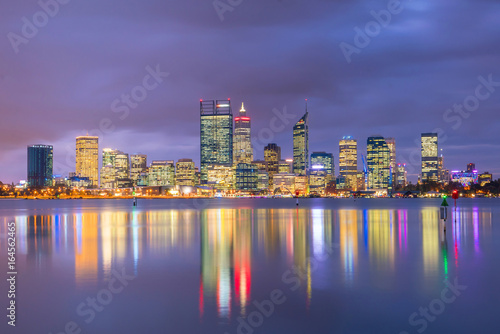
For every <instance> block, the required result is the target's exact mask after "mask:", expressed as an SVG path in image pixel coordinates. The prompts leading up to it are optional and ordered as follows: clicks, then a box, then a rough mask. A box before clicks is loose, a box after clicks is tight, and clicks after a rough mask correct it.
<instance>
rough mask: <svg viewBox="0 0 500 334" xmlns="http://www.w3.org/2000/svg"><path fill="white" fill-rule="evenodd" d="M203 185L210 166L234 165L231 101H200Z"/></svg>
mask: <svg viewBox="0 0 500 334" xmlns="http://www.w3.org/2000/svg"><path fill="white" fill-rule="evenodd" d="M200 155H201V159H200V161H201V166H200V168H201V183H202V184H206V183H207V182H208V173H207V168H208V165H211V164H223V165H228V166H232V165H233V114H232V111H231V101H230V100H217V101H214V100H210V101H203V100H201V101H200Z"/></svg>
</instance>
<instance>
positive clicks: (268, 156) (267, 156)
mask: <svg viewBox="0 0 500 334" xmlns="http://www.w3.org/2000/svg"><path fill="white" fill-rule="evenodd" d="M264 160H265V161H266V162H267V173H268V174H269V185H272V184H273V175H274V174H276V173H278V166H279V161H280V160H281V147H279V146H278V145H276V144H274V143H270V144H267V146H266V147H264Z"/></svg>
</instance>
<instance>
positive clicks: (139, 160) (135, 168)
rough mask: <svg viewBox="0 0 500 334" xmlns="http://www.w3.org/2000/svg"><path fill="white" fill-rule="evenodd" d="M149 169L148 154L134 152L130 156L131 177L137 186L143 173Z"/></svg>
mask: <svg viewBox="0 0 500 334" xmlns="http://www.w3.org/2000/svg"><path fill="white" fill-rule="evenodd" d="M147 171H148V156H147V155H146V154H133V155H131V156H130V179H132V184H133V186H134V187H135V186H137V184H138V182H139V179H140V177H141V174H143V173H146V172H147Z"/></svg>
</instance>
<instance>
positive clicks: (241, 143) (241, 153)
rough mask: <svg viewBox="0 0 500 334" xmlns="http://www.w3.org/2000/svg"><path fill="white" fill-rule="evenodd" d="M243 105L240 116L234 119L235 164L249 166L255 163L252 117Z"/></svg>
mask: <svg viewBox="0 0 500 334" xmlns="http://www.w3.org/2000/svg"><path fill="white" fill-rule="evenodd" d="M246 113H247V112H246V110H245V106H244V105H243V103H241V109H240V114H239V115H238V117H235V118H234V143H233V164H234V165H237V164H239V163H246V164H249V163H251V162H252V161H253V147H252V138H251V137H250V117H248V116H247V114H246Z"/></svg>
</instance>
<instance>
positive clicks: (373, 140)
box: [366, 136, 392, 189]
mask: <svg viewBox="0 0 500 334" xmlns="http://www.w3.org/2000/svg"><path fill="white" fill-rule="evenodd" d="M366 150H367V152H366V153H367V154H366V160H367V161H366V164H367V168H368V188H370V189H388V188H391V187H392V185H390V183H389V169H390V163H391V152H390V150H389V146H388V145H387V143H386V142H385V139H384V137H380V136H374V137H368V140H367V142H366Z"/></svg>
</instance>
